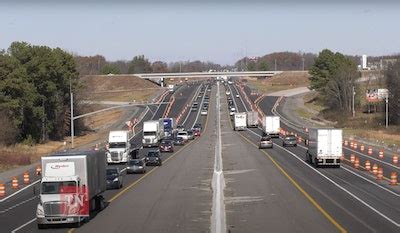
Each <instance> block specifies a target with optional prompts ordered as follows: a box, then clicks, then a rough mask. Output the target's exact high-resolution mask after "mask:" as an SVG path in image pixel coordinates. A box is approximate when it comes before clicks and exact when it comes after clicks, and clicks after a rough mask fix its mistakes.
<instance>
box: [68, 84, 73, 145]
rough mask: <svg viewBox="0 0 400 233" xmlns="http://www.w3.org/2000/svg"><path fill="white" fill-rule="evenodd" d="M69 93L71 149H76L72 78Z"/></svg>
mask: <svg viewBox="0 0 400 233" xmlns="http://www.w3.org/2000/svg"><path fill="white" fill-rule="evenodd" d="M69 95H70V97H71V123H70V125H71V149H74V94H73V93H72V83H71V79H69Z"/></svg>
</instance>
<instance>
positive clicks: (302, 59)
mask: <svg viewBox="0 0 400 233" xmlns="http://www.w3.org/2000/svg"><path fill="white" fill-rule="evenodd" d="M304 60H305V59H304V57H302V58H301V61H302V62H303V70H304Z"/></svg>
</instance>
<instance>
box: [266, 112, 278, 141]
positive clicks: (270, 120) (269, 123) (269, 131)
mask: <svg viewBox="0 0 400 233" xmlns="http://www.w3.org/2000/svg"><path fill="white" fill-rule="evenodd" d="M262 127H263V133H264V135H268V136H271V137H276V138H279V133H280V127H281V125H280V118H279V117H278V116H264V117H263V120H262Z"/></svg>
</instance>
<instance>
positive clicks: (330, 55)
mask: <svg viewBox="0 0 400 233" xmlns="http://www.w3.org/2000/svg"><path fill="white" fill-rule="evenodd" d="M309 73H310V78H309V79H310V88H311V89H313V90H316V91H318V92H319V94H320V97H321V100H322V102H323V104H324V106H325V107H326V108H327V112H328V113H332V114H331V115H335V116H336V117H344V118H345V117H349V116H350V115H351V113H352V104H353V103H352V101H353V91H354V93H357V97H358V98H354V105H355V108H357V107H358V106H359V105H360V100H359V98H363V97H364V96H365V93H361V91H360V87H359V85H360V83H358V82H356V81H357V79H358V78H359V77H360V73H359V72H358V70H357V63H356V59H354V57H350V56H345V55H343V54H341V53H338V52H337V53H334V52H332V51H330V50H328V49H324V50H322V51H321V52H320V53H319V54H318V57H316V59H315V62H314V64H313V65H312V66H311V68H310V70H309ZM384 77H385V82H386V88H387V89H388V91H389V98H388V100H389V119H390V124H397V125H399V124H400V59H397V60H396V61H395V62H394V63H390V64H389V66H388V68H387V69H386V70H385V71H384ZM383 119H384V117H383V116H382V120H383Z"/></svg>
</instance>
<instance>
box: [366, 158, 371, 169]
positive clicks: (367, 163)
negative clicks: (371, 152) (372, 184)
mask: <svg viewBox="0 0 400 233" xmlns="http://www.w3.org/2000/svg"><path fill="white" fill-rule="evenodd" d="M365 169H366V170H367V171H369V170H371V163H370V162H369V160H367V161H365Z"/></svg>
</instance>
